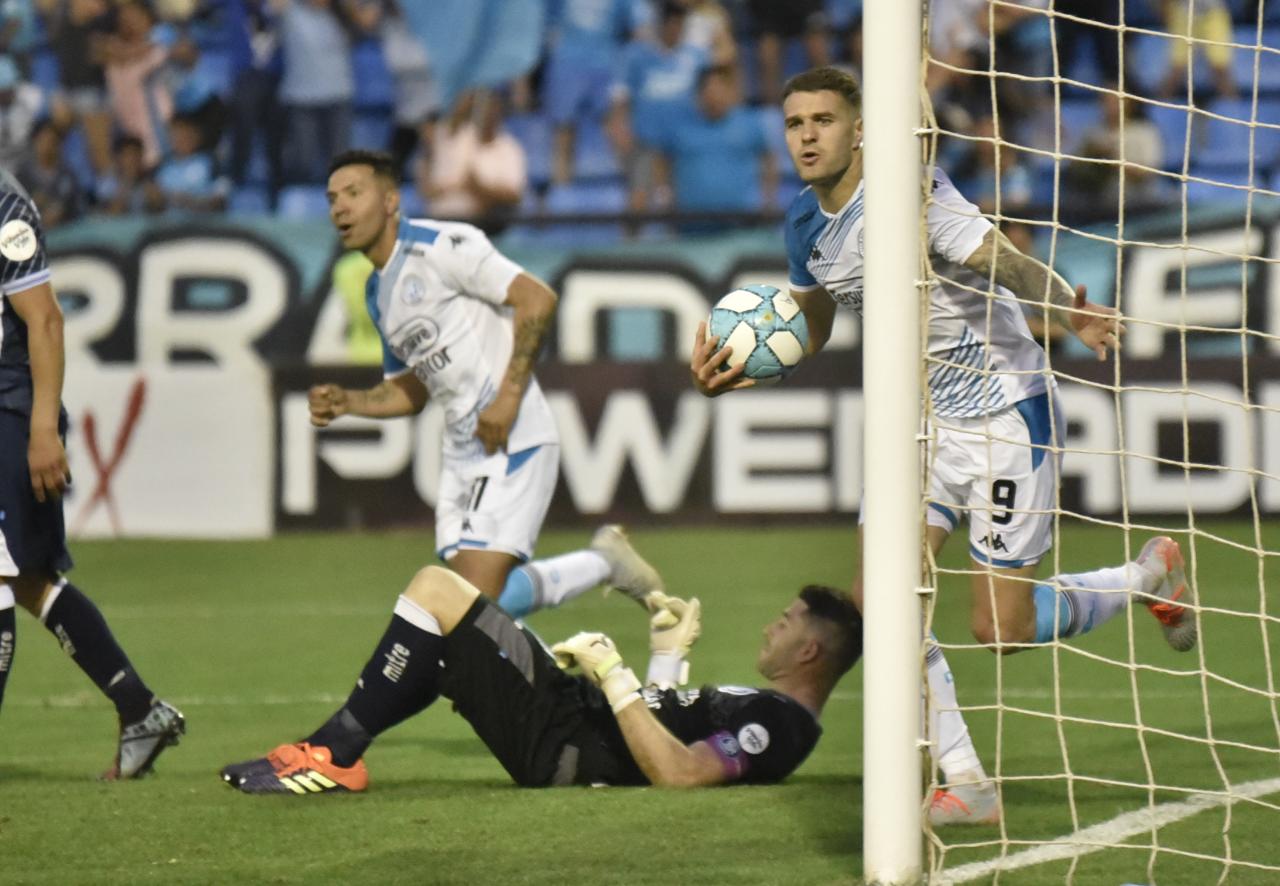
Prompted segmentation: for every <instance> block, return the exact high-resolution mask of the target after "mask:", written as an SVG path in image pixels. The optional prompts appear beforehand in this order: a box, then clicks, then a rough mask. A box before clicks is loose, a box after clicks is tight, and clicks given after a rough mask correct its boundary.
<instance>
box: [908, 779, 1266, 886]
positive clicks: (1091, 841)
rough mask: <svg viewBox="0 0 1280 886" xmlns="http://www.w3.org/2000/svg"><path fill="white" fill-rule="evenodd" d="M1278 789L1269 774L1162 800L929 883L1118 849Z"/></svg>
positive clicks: (968, 879) (942, 885) (946, 883)
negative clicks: (1226, 791) (1220, 790)
mask: <svg viewBox="0 0 1280 886" xmlns="http://www.w3.org/2000/svg"><path fill="white" fill-rule="evenodd" d="M1277 792H1280V778H1267V779H1262V780H1260V781H1251V782H1247V783H1245V784H1242V785H1237V786H1236V787H1234V788H1232V790H1231V796H1229V797H1223V796H1221V795H1218V794H1192V795H1191V796H1190V797H1188V798H1187V799H1185V800H1180V801H1178V802H1177V803H1162V804H1160V805H1159V806H1156V807H1154V808H1149V809H1137V810H1135V811H1133V812H1126V813H1124V814H1123V815H1118V816H1116V817H1115V818H1113V819H1111V820H1110V821H1104V822H1102V823H1101V824H1096V825H1093V826H1092V827H1087V828H1085V829H1084V830H1082V831H1077V832H1076V833H1074V834H1068V835H1066V836H1065V837H1058V838H1057V839H1056V840H1053V841H1051V842H1049V843H1047V844H1045V845H1044V846H1037V847H1036V848H1035V849H1025V850H1023V851H1022V852H1016V853H1014V854H1013V855H1006V856H1005V857H1004V858H993V859H990V860H989V861H975V862H973V863H971V864H966V865H961V866H960V867H958V868H952V869H951V870H949V871H948V870H944V871H943V872H942V873H940V874H938V876H936V877H930V878H929V883H930V884H931V886H950V884H953V883H972V882H973V881H974V880H982V879H985V878H987V877H989V876H991V875H992V874H994V873H996V872H997V871H1001V872H1008V871H1013V870H1017V869H1018V868H1025V867H1030V866H1031V865H1037V864H1044V863H1045V862H1049V861H1060V860H1061V859H1064V858H1076V857H1078V856H1081V855H1089V854H1090V853H1093V852H1101V851H1102V850H1103V849H1114V848H1117V846H1118V844H1119V843H1120V841H1121V840H1127V839H1128V838H1129V837H1135V836H1137V835H1138V834H1144V833H1148V832H1150V831H1151V830H1152V829H1153V828H1162V827H1164V826H1165V825H1170V824H1173V823H1174V822H1178V821H1182V820H1183V819H1184V818H1190V817H1191V816H1193V815H1195V814H1196V813H1198V812H1204V811H1205V810H1207V809H1214V808H1217V807H1219V806H1227V805H1230V804H1231V803H1234V802H1236V801H1237V800H1246V799H1248V800H1251V799H1255V798H1257V797H1264V796H1266V795H1267V794H1274V793H1277Z"/></svg>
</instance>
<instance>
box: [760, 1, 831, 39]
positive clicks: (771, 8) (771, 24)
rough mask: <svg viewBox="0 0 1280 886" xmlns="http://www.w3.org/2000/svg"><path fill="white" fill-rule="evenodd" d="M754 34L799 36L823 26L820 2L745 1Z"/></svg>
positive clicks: (786, 37) (785, 37)
mask: <svg viewBox="0 0 1280 886" xmlns="http://www.w3.org/2000/svg"><path fill="white" fill-rule="evenodd" d="M747 9H748V10H749V12H750V13H751V30H752V33H754V34H757V35H759V34H777V35H778V36H779V37H782V38H784V39H790V38H792V37H799V36H801V35H803V34H804V33H806V32H807V31H816V30H820V29H822V28H823V27H825V25H826V14H825V13H824V11H823V0H747Z"/></svg>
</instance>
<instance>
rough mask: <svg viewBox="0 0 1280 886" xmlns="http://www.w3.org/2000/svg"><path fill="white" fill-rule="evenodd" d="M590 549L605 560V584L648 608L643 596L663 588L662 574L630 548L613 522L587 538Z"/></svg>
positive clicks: (625, 536) (621, 529) (621, 531)
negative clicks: (589, 540) (607, 576)
mask: <svg viewBox="0 0 1280 886" xmlns="http://www.w3.org/2000/svg"><path fill="white" fill-rule="evenodd" d="M591 550H593V551H595V552H596V553H597V554H599V555H600V556H602V557H604V558H605V560H606V561H607V562H608V563H609V586H610V587H612V588H614V589H616V590H619V591H622V593H624V594H626V595H627V596H628V597H630V598H631V599H632V600H635V601H636V602H637V603H639V604H640V605H641V606H644V607H645V608H646V609H649V610H650V611H652V609H653V607H652V606H650V605H649V604H648V602H647V601H646V599H645V598H646V597H647V596H648V595H649V594H650V593H651V592H652V591H662V590H665V588H664V586H663V583H662V576H661V575H659V574H658V570H656V569H654V568H653V567H652V566H650V565H649V563H648V562H647V561H646V560H645V559H644V557H641V556H640V555H639V554H638V553H636V549H635V548H633V547H631V542H630V541H628V540H627V533H626V530H624V529H623V528H622V527H621V526H619V525H617V524H616V523H610V524H608V525H605V526H601V527H600V528H599V529H597V530H596V534H595V535H593V536H592V537H591Z"/></svg>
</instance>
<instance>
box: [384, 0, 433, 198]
mask: <svg viewBox="0 0 1280 886" xmlns="http://www.w3.org/2000/svg"><path fill="white" fill-rule="evenodd" d="M381 34H382V55H383V57H384V58H385V59H386V61H387V69H388V70H389V71H391V77H392V79H393V81H394V83H395V99H394V106H393V114H394V117H395V130H394V132H393V133H392V136H391V156H392V157H394V158H395V161H396V169H398V170H399V171H400V175H401V176H402V177H403V176H404V171H405V164H406V163H407V162H408V160H409V158H410V157H411V156H412V155H413V151H414V148H416V147H417V146H418V131H419V130H420V129H421V128H422V126H423V124H425V123H427V122H428V121H430V120H432V119H433V118H435V116H436V115H437V114H439V113H440V94H439V91H438V90H437V88H436V82H435V79H434V77H432V75H431V61H430V59H429V58H428V57H427V47H426V45H425V44H423V42H422V40H420V39H419V38H418V36H417V35H416V34H415V33H414V32H413V31H412V30H411V29H410V27H409V23H408V22H407V21H405V19H404V15H403V12H402V10H401V9H400V5H399V4H398V3H396V2H395V0H388V3H387V13H386V15H385V16H384V17H383V20H382V26H381Z"/></svg>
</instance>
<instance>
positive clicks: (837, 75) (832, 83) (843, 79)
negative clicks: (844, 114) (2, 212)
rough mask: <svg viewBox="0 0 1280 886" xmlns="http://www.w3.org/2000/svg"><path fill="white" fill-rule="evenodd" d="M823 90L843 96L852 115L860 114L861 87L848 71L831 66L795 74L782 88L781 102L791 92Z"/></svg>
mask: <svg viewBox="0 0 1280 886" xmlns="http://www.w3.org/2000/svg"><path fill="white" fill-rule="evenodd" d="M824 90H826V91H830V92H834V93H837V94H838V95H841V96H843V97H844V100H845V101H847V102H848V103H849V106H850V107H852V108H853V110H854V113H857V114H861V113H862V87H861V86H859V85H858V78H857V77H855V76H853V75H852V74H850V73H849V72H848V71H842V70H841V69H840V68H834V67H832V66H831V65H825V66H823V67H821V68H810V69H809V70H807V71H804V72H802V73H799V74H796V75H795V76H794V77H792V78H791V79H790V80H788V81H787V84H786V85H785V86H783V87H782V100H783V101H786V100H787V96H789V95H791V93H793V92H822V91H824Z"/></svg>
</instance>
